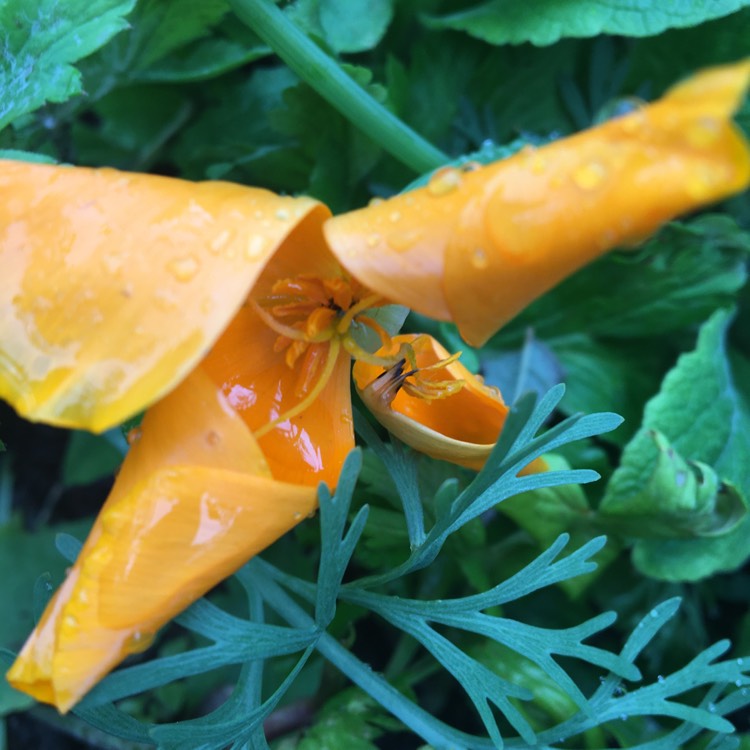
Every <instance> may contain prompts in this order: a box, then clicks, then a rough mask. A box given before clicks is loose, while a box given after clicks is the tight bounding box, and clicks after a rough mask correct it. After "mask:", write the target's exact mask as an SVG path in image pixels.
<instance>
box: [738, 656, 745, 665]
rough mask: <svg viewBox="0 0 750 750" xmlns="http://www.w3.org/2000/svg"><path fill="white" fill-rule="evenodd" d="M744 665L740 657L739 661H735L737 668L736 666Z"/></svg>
mask: <svg viewBox="0 0 750 750" xmlns="http://www.w3.org/2000/svg"><path fill="white" fill-rule="evenodd" d="M744 663H745V662H744V660H743V658H742V657H740V658H739V659H737V666H738V667H741V666H742V665H743V664H744Z"/></svg>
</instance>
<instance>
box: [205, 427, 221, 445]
mask: <svg viewBox="0 0 750 750" xmlns="http://www.w3.org/2000/svg"><path fill="white" fill-rule="evenodd" d="M206 442H207V443H208V444H209V445H211V446H213V447H216V446H217V445H219V443H221V435H219V433H218V432H216V430H209V431H208V432H207V433H206Z"/></svg>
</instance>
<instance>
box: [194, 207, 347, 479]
mask: <svg viewBox="0 0 750 750" xmlns="http://www.w3.org/2000/svg"><path fill="white" fill-rule="evenodd" d="M299 274H311V275H315V276H319V277H331V276H336V275H340V274H341V268H340V266H339V265H338V263H337V262H336V260H335V258H334V257H333V256H332V255H331V254H330V252H329V251H328V249H327V248H326V246H325V243H324V241H323V237H322V234H321V229H320V222H318V221H315V219H314V217H310V219H308V220H307V221H304V222H303V223H302V224H301V225H300V226H299V227H298V228H297V229H296V230H295V231H294V233H293V234H292V235H291V236H290V237H289V239H288V240H287V242H285V243H284V246H283V247H282V248H281V249H280V250H279V252H278V253H276V255H275V256H274V258H273V260H272V261H271V262H270V263H269V265H268V268H267V269H266V271H265V272H264V274H263V275H262V277H261V278H260V280H259V281H258V283H257V285H256V287H255V288H254V290H253V294H252V296H253V297H254V298H255V297H257V298H261V297H263V296H264V295H266V294H268V293H270V289H271V286H272V285H273V283H274V282H275V281H278V280H280V279H284V278H288V277H293V276H297V275H299ZM277 338H278V334H277V333H276V332H275V331H273V330H271V329H270V328H269V327H268V326H267V325H266V324H265V323H263V321H261V320H260V318H259V317H258V315H257V314H256V313H255V312H254V310H253V309H252V307H250V306H248V305H246V306H244V307H243V308H242V309H241V310H240V311H239V313H238V314H237V315H236V316H235V318H234V320H233V321H232V323H231V324H230V325H229V327H228V328H227V330H226V331H225V333H224V334H223V335H222V337H221V338H220V339H219V341H218V342H217V343H216V346H214V348H213V350H212V351H211V353H210V354H209V355H208V356H207V357H206V359H205V360H204V361H203V363H202V367H203V369H204V370H205V371H206V372H207V373H208V374H209V375H210V376H211V378H212V379H213V381H214V382H215V383H217V384H218V385H220V386H221V388H222V391H223V393H224V395H225V397H226V399H227V401H228V402H229V403H230V404H231V406H232V408H233V409H234V410H236V412H237V413H238V414H239V415H240V416H241V417H242V418H243V419H244V420H245V422H246V423H247V425H248V426H249V427H250V429H251V430H258V429H260V428H262V427H264V426H265V425H266V424H268V423H269V422H271V421H272V420H274V419H275V418H276V417H277V416H279V415H281V414H283V413H284V412H286V411H287V410H289V409H290V408H292V407H293V406H294V405H295V404H297V403H298V401H299V398H300V397H299V396H298V395H297V394H296V390H297V388H298V385H299V382H300V378H301V375H300V370H301V367H302V366H303V362H302V361H301V360H302V358H301V359H300V362H299V363H298V364H299V366H298V367H295V368H290V367H288V366H287V364H286V362H285V361H284V352H283V351H276V350H275V347H274V344H275V342H276V340H277ZM328 346H329V345H328V344H320V345H315V346H313V347H310V351H309V353H308V356H311V357H312V356H318V357H320V358H321V359H324V358H325V356H326V354H327V352H328ZM304 356H305V355H303V357H304ZM349 370H350V358H349V355H348V354H347V353H346V352H344V351H343V350H342V352H341V353H340V354H339V356H338V358H337V360H336V364H335V366H334V371H333V374H332V375H331V378H330V380H329V381H328V383H327V385H326V387H325V389H324V390H323V392H322V393H321V394H320V396H319V398H317V399H316V400H315V401H314V402H313V403H312V404H311V405H310V406H309V407H308V408H307V409H306V410H305V411H304V412H303V413H302V414H300V415H298V416H296V417H294V418H292V419H289V420H286V421H285V422H282V423H281V424H279V425H278V426H277V427H276V428H275V429H273V430H272V431H271V432H270V433H268V434H267V435H265V436H263V437H262V438H260V440H259V441H258V442H259V445H260V447H261V449H262V450H263V454H264V455H265V457H266V460H267V461H268V465H269V467H270V469H271V472H272V474H273V476H274V477H275V478H277V479H280V480H283V481H285V482H295V483H300V484H305V485H317V484H318V482H321V481H324V482H327V483H328V484H329V485H330V486H335V484H336V482H337V480H338V475H339V470H340V469H341V466H342V464H343V462H344V459H345V458H346V455H347V454H348V453H349V451H350V450H351V449H352V448H353V447H354V431H353V426H352V425H353V422H352V406H351V395H350V385H349V377H350V375H349Z"/></svg>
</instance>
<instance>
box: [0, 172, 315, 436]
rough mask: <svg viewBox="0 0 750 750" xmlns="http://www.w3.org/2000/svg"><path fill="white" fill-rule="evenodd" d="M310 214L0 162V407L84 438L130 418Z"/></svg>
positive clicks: (183, 185) (110, 175)
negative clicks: (1, 403) (84, 432)
mask: <svg viewBox="0 0 750 750" xmlns="http://www.w3.org/2000/svg"><path fill="white" fill-rule="evenodd" d="M311 214H313V215H315V216H317V217H318V221H322V220H323V218H324V217H325V216H326V215H327V210H326V209H325V208H324V207H322V206H320V204H317V203H316V202H315V201H313V200H310V199H306V198H300V199H295V198H288V197H279V196H276V195H274V194H273V193H270V192H268V191H265V190H258V189H253V188H247V187H242V186H239V185H231V184H229V183H222V182H211V183H208V182H207V183H191V182H187V181H183V180H176V179H172V178H167V177H158V176H152V175H138V174H127V173H123V172H118V171H115V170H112V169H87V168H76V167H65V166H50V165H43V164H29V163H24V162H14V161H0V267H1V268H2V269H3V270H2V273H1V274H0V398H4V399H6V400H7V401H9V402H10V403H11V404H12V405H13V406H14V407H15V408H16V409H17V410H18V411H19V413H21V414H22V415H23V416H25V417H27V418H29V419H32V420H39V421H45V422H49V423H52V424H57V425H63V426H69V427H80V428H87V429H91V430H94V431H101V430H104V429H107V428H109V427H111V426H112V425H115V424H118V423H119V422H121V421H123V420H124V419H126V418H127V417H129V416H131V415H133V414H135V413H137V412H139V411H141V410H142V409H143V408H144V407H146V406H147V405H149V404H150V403H153V402H154V401H155V400H156V399H157V398H159V397H160V396H162V395H164V394H165V393H167V392H168V391H169V390H170V389H171V388H173V387H174V386H175V385H176V384H177V383H178V382H179V381H180V380H181V379H182V378H184V377H185V375H186V374H187V373H188V372H190V370H191V369H193V367H194V366H195V365H196V364H197V362H198V361H199V360H200V359H201V358H202V357H203V355H204V354H205V353H206V351H207V350H208V349H209V348H210V347H211V345H212V344H213V342H214V341H215V340H216V338H218V336H219V335H220V333H221V332H222V331H223V330H224V328H225V327H226V325H227V324H228V322H229V321H230V320H231V318H232V316H233V315H234V313H235V312H236V310H237V309H238V308H239V306H240V305H241V304H242V302H243V300H244V299H245V298H246V296H247V294H248V292H249V290H250V289H251V287H252V285H253V283H254V282H255V280H256V279H257V278H258V276H259V275H260V274H261V272H262V270H263V268H264V267H265V265H266V263H267V262H268V260H269V259H270V258H271V257H272V256H273V254H274V252H275V251H276V249H277V248H278V247H279V245H280V244H281V243H282V242H283V241H284V239H285V237H286V236H287V235H288V233H289V232H290V231H291V230H292V229H293V228H294V227H295V226H296V225H297V224H298V223H299V222H300V220H301V219H302V218H304V217H306V216H310V215H311Z"/></svg>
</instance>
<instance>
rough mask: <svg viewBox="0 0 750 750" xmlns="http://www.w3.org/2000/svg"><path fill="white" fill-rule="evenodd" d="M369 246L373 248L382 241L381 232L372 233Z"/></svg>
mask: <svg viewBox="0 0 750 750" xmlns="http://www.w3.org/2000/svg"><path fill="white" fill-rule="evenodd" d="M366 242H367V247H369V248H373V247H376V246H377V244H378V243H379V242H380V235H379V234H371V235H370V236H369V237H368V238H367V240H366Z"/></svg>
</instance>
